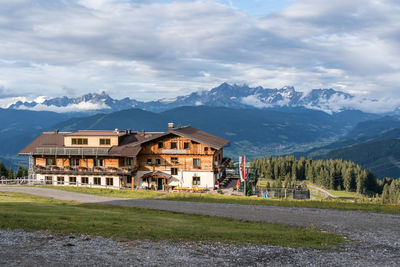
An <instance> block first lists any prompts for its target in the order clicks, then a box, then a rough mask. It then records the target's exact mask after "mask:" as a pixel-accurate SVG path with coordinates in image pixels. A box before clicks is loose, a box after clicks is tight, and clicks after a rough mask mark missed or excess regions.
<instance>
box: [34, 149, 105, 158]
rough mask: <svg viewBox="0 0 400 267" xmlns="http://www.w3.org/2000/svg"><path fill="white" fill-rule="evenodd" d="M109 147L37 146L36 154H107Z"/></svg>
mask: <svg viewBox="0 0 400 267" xmlns="http://www.w3.org/2000/svg"><path fill="white" fill-rule="evenodd" d="M108 150H109V148H104V147H37V148H36V153H35V154H36V155H62V156H107V155H108Z"/></svg>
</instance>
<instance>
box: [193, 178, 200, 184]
mask: <svg viewBox="0 0 400 267" xmlns="http://www.w3.org/2000/svg"><path fill="white" fill-rule="evenodd" d="M193 185H200V177H198V176H193Z"/></svg>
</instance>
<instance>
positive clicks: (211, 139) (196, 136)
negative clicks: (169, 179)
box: [139, 126, 229, 149]
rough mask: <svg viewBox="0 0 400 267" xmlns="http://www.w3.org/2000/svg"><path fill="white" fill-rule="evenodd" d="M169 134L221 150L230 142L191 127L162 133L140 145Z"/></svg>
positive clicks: (140, 142) (141, 142) (143, 141)
mask: <svg viewBox="0 0 400 267" xmlns="http://www.w3.org/2000/svg"><path fill="white" fill-rule="evenodd" d="M169 134H174V135H177V136H182V137H186V138H188V139H190V140H193V141H195V142H198V143H202V144H206V145H208V146H210V147H212V148H215V149H221V148H223V147H224V146H226V145H228V144H229V141H228V140H226V139H224V138H221V137H218V136H215V135H212V134H209V133H207V132H204V131H201V130H199V129H196V128H193V127H191V126H185V127H181V128H172V129H169V130H168V132H164V133H160V134H159V135H154V136H153V137H150V138H149V139H144V140H142V141H139V144H143V143H147V142H150V141H154V140H156V139H158V138H160V137H164V136H167V135H169Z"/></svg>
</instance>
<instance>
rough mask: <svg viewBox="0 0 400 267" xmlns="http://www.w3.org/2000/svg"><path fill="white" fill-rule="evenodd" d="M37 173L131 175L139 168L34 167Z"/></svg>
mask: <svg viewBox="0 0 400 267" xmlns="http://www.w3.org/2000/svg"><path fill="white" fill-rule="evenodd" d="M33 170H34V172H35V173H40V174H75V175H80V174H85V175H130V174H132V173H133V172H135V171H136V170H137V167H135V168H130V167H119V168H117V167H69V166H66V167H58V166H34V168H33Z"/></svg>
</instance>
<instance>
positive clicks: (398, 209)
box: [46, 186, 400, 215]
mask: <svg viewBox="0 0 400 267" xmlns="http://www.w3.org/2000/svg"><path fill="white" fill-rule="evenodd" d="M46 187H47V188H56V189H60V190H66V191H72V192H79V193H87V194H94V195H100V196H110V197H123V198H147V199H164V200H175V201H192V202H213V203H232V204H243V205H270V206H282V207H306V208H320V209H338V210H358V211H365V212H382V213H390V214H399V215H400V204H380V203H370V202H349V201H345V200H336V199H332V200H321V199H320V200H285V199H282V200H281V199H264V198H260V197H243V196H228V195H220V194H207V193H203V194H200V193H170V194H167V193H162V192H154V191H146V190H133V191H132V190H114V189H99V188H87V187H73V186H57V187H55V186H46Z"/></svg>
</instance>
